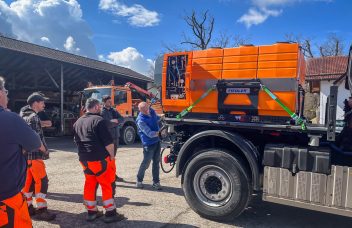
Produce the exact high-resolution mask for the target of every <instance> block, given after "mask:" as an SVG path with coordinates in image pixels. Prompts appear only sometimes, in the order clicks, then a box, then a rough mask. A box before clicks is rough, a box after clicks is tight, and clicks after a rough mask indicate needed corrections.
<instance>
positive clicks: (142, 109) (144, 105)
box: [138, 101, 150, 115]
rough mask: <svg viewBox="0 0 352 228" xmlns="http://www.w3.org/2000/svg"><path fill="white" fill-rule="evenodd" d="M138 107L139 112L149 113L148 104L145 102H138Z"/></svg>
mask: <svg viewBox="0 0 352 228" xmlns="http://www.w3.org/2000/svg"><path fill="white" fill-rule="evenodd" d="M138 109H139V111H140V112H141V113H143V114H144V115H149V114H150V112H149V104H148V103H147V102H144V101H143V102H141V103H139V104H138Z"/></svg>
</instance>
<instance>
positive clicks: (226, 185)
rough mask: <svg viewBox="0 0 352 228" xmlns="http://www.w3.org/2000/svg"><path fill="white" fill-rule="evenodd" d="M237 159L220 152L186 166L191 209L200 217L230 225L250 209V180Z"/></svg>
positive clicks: (211, 152) (204, 155)
mask: <svg viewBox="0 0 352 228" xmlns="http://www.w3.org/2000/svg"><path fill="white" fill-rule="evenodd" d="M247 173H248V172H246V168H245V166H244V165H243V162H242V160H241V159H240V158H239V157H238V156H232V155H230V154H229V153H227V152H226V151H224V150H221V149H211V150H206V151H203V152H202V153H199V154H198V155H196V156H195V157H194V158H193V159H192V160H191V161H190V162H189V164H188V165H187V168H186V170H185V172H184V182H183V185H182V188H183V192H184V194H185V198H186V200H187V202H188V204H189V206H190V207H191V208H192V209H193V210H194V211H195V212H196V213H198V214H199V215H200V216H202V217H205V218H208V219H212V220H218V221H230V220H233V219H234V218H235V217H236V216H239V215H240V214H241V213H242V212H243V210H244V209H245V208H246V207H247V204H248V202H249V200H250V196H251V187H250V186H251V185H250V178H249V177H248V175H247Z"/></svg>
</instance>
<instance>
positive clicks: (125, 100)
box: [81, 85, 142, 145]
mask: <svg viewBox="0 0 352 228" xmlns="http://www.w3.org/2000/svg"><path fill="white" fill-rule="evenodd" d="M105 95H109V96H110V97H111V101H112V107H113V108H115V109H116V110H117V111H118V112H119V113H120V114H121V116H123V117H124V120H123V122H122V123H119V128H120V142H122V143H123V144H126V145H130V144H133V143H134V142H135V140H136V137H137V126H136V124H135V118H136V117H137V111H138V110H137V109H136V107H137V105H138V103H139V102H140V101H142V100H141V99H132V91H131V89H130V88H128V87H124V86H115V85H107V86H90V87H88V88H86V89H84V91H83V93H82V98H81V107H84V103H85V101H86V99H88V98H95V99H97V100H99V101H100V102H101V101H102V97H103V96H105ZM81 111H83V109H82V108H81ZM81 114H82V112H81Z"/></svg>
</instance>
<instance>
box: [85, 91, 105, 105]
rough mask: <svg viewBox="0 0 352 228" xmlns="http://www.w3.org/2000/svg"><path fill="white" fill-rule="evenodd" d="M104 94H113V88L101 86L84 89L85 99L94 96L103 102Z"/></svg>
mask: <svg viewBox="0 0 352 228" xmlns="http://www.w3.org/2000/svg"><path fill="white" fill-rule="evenodd" d="M104 95H109V96H111V88H101V89H86V90H84V97H85V99H88V98H94V99H97V100H98V101H100V102H101V100H102V97H103V96H104Z"/></svg>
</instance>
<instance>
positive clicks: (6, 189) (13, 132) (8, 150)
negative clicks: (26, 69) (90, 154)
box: [0, 77, 45, 228]
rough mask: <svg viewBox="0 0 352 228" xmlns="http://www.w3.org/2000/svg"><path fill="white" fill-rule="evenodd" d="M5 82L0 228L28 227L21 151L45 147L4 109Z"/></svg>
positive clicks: (0, 100)
mask: <svg viewBox="0 0 352 228" xmlns="http://www.w3.org/2000/svg"><path fill="white" fill-rule="evenodd" d="M7 94H8V91H7V90H6V89H5V80H4V78H2V77H0V139H1V140H0V177H1V184H0V227H15V228H30V227H32V221H31V218H30V216H29V213H28V207H27V202H26V199H25V198H24V197H23V195H22V192H21V190H22V188H23V186H24V185H25V180H26V169H27V163H26V158H25V156H24V155H23V153H22V149H24V150H27V151H31V150H41V151H44V152H45V147H44V145H43V144H42V143H41V141H40V138H39V135H38V134H36V133H35V132H34V131H33V130H32V129H31V128H30V127H29V126H28V125H27V123H26V122H25V121H23V119H22V118H20V117H19V116H18V115H17V114H16V113H13V112H10V111H8V109H7V102H8V99H7Z"/></svg>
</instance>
